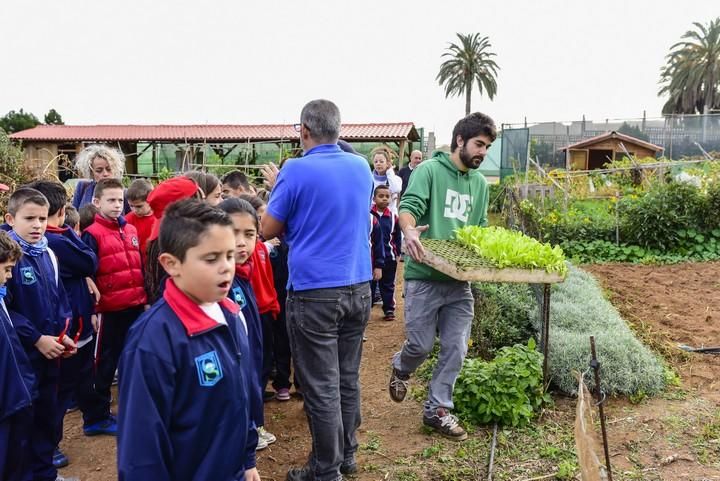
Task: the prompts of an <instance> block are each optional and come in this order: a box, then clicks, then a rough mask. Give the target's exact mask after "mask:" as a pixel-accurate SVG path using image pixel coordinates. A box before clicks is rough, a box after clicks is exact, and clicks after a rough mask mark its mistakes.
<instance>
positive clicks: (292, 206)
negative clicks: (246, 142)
mask: <svg viewBox="0 0 720 481" xmlns="http://www.w3.org/2000/svg"><path fill="white" fill-rule="evenodd" d="M295 128H296V130H297V131H298V132H299V133H300V143H301V145H302V148H303V156H302V157H299V158H296V159H290V160H288V161H287V162H286V163H285V165H284V166H283V168H282V169H281V170H280V172H279V174H278V176H277V182H276V183H275V186H274V188H273V191H272V195H271V197H270V203H269V204H268V206H267V211H266V213H265V215H263V217H262V232H263V234H264V235H265V237H266V238H268V239H271V238H273V237H276V236H278V235H279V234H281V233H282V232H285V240H286V241H287V243H288V245H289V248H290V250H289V255H288V267H289V278H288V297H287V304H286V306H287V310H286V315H287V324H288V333H289V335H290V344H291V347H292V352H293V356H294V361H295V372H296V374H297V376H298V380H299V382H300V385H301V386H302V389H303V396H304V407H305V413H306V414H307V417H308V423H309V426H310V434H311V436H312V441H313V442H312V452H311V454H310V459H309V462H308V464H306V465H305V466H303V467H302V468H293V469H291V470H290V471H289V472H288V475H287V479H288V480H289V481H305V480H307V481H336V480H338V479H342V474H351V473H354V472H356V471H357V464H356V462H355V452H356V451H357V447H358V443H357V439H356V437H355V431H356V430H357V428H358V426H360V377H359V369H360V357H361V355H362V339H363V333H364V331H365V326H366V325H367V321H368V319H369V318H370V308H371V301H372V300H371V296H370V283H369V281H370V279H371V278H372V272H371V260H370V247H369V242H368V233H369V229H370V225H369V215H370V214H369V212H370V199H371V197H372V188H373V180H372V176H371V175H370V169H368V164H367V161H366V160H365V159H364V158H362V157H360V156H359V155H355V154H352V153H349V152H344V151H343V150H342V149H341V148H340V147H339V146H338V144H337V140H338V136H339V134H340V111H339V110H338V108H337V106H336V105H335V104H334V103H332V102H330V101H329V100H313V101H312V102H309V103H308V104H307V105H305V107H304V108H303V109H302V112H301V114H300V124H298V125H296V127H295ZM349 179H351V181H349ZM330 197H332V201H331V206H330V205H329V203H330V202H329V199H330ZM341 473H342V474H341Z"/></svg>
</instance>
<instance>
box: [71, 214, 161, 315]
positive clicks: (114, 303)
mask: <svg viewBox="0 0 720 481" xmlns="http://www.w3.org/2000/svg"><path fill="white" fill-rule="evenodd" d="M87 236H92V240H94V243H95V245H96V246H97V249H96V253H97V258H98V270H97V273H96V275H95V283H96V284H97V286H98V289H99V290H100V304H98V306H97V309H96V310H97V312H115V311H121V310H123V309H127V308H129V307H134V306H139V305H142V304H145V303H146V302H147V295H146V294H145V288H144V282H143V271H142V260H141V257H140V242H139V240H138V234H137V230H136V229H135V227H133V226H132V225H130V224H128V223H127V222H126V221H125V219H124V218H123V217H122V216H121V217H120V218H119V219H118V220H117V221H112V220H109V219H106V218H105V217H103V216H101V215H100V214H97V215H96V216H95V222H94V223H93V224H92V225H90V226H89V227H88V228H87V229H85V231H84V232H83V238H86V237H87ZM89 243H92V242H89ZM91 247H93V246H91Z"/></svg>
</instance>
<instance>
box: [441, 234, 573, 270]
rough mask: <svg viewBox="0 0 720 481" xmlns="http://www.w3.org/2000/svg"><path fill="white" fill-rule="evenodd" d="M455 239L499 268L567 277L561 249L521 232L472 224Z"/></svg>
mask: <svg viewBox="0 0 720 481" xmlns="http://www.w3.org/2000/svg"><path fill="white" fill-rule="evenodd" d="M455 236H456V238H457V240H458V242H460V243H461V244H463V245H465V246H467V247H469V248H470V249H473V250H474V251H475V252H476V253H477V254H478V255H479V256H480V257H482V258H484V259H487V260H488V261H490V262H491V263H492V264H493V265H494V266H496V267H498V268H501V269H502V268H505V267H516V268H520V269H545V270H546V271H547V272H550V273H552V272H555V273H558V274H560V275H563V276H564V275H565V274H567V266H566V265H565V256H564V254H563V251H562V249H561V248H560V247H557V246H556V247H552V246H551V245H550V244H543V243H541V242H538V241H537V240H535V239H533V238H532V237H528V236H526V235H525V234H523V233H522V232H518V231H512V230H508V229H503V228H502V227H480V226H475V225H470V226H465V227H462V228H460V229H458V230H457V231H455Z"/></svg>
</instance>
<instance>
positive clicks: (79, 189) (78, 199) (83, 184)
mask: <svg viewBox="0 0 720 481" xmlns="http://www.w3.org/2000/svg"><path fill="white" fill-rule="evenodd" d="M88 186H89V182H88V181H87V180H81V181H80V182H78V183H77V185H76V186H75V193H74V194H73V198H72V205H73V207H75V209H77V210H80V207H82V205H81V204H82V199H83V196H84V195H85V191H86V190H87V188H88Z"/></svg>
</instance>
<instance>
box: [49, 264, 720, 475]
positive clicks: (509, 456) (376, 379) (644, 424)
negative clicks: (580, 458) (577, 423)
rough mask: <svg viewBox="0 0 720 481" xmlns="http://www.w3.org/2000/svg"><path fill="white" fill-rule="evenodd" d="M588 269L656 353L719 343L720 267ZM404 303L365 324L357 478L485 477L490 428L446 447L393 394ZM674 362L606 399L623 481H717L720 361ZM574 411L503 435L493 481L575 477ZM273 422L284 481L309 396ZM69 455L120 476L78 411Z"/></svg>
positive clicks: (77, 463)
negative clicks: (644, 392)
mask: <svg viewBox="0 0 720 481" xmlns="http://www.w3.org/2000/svg"><path fill="white" fill-rule="evenodd" d="M588 270H590V271H591V272H593V273H594V274H595V275H596V276H598V278H599V279H600V280H601V282H602V283H603V285H604V286H605V288H606V289H607V290H608V292H609V295H610V297H611V299H612V300H613V303H614V304H615V305H616V306H617V307H618V308H619V309H620V311H621V312H622V314H623V316H624V317H625V318H627V319H629V320H630V321H632V322H633V323H635V324H636V325H637V326H639V328H640V330H641V335H646V336H647V340H646V342H649V343H650V344H651V345H653V347H656V348H663V349H668V350H670V349H671V348H672V344H673V343H675V342H682V343H686V344H689V345H693V346H700V345H703V344H705V345H709V344H713V343H714V345H718V344H720V335H719V334H718V330H717V329H718V326H719V325H720V297H718V296H719V293H720V284H719V283H720V263H708V264H681V265H678V266H666V267H656V266H653V267H648V266H622V265H613V266H592V267H590V268H588ZM398 292H401V291H400V288H399V290H398ZM397 297H398V299H397V300H398V304H399V305H398V311H397V314H398V319H397V320H396V321H395V322H390V323H388V322H384V321H382V320H381V311H380V309H379V308H378V307H375V308H374V309H373V313H372V318H371V320H370V323H369V325H368V329H367V338H368V340H367V342H366V343H365V346H364V354H363V359H362V365H361V383H362V395H363V397H362V399H363V401H362V412H363V424H362V426H361V428H360V431H359V440H360V443H361V449H360V450H359V452H358V462H359V465H360V467H361V471H360V473H359V474H358V475H357V476H355V477H354V478H352V479H357V480H362V481H378V480H387V481H393V480H394V481H435V480H438V481H470V480H473V481H474V480H477V479H486V477H485V475H486V464H487V459H488V451H487V448H488V445H489V437H490V434H489V430H488V429H486V428H479V429H477V430H476V432H475V433H474V434H472V435H471V437H470V439H469V440H468V441H466V442H464V443H462V444H460V445H458V444H455V443H452V442H449V441H444V440H440V439H439V438H437V437H434V436H430V435H428V434H427V433H426V432H425V431H423V429H422V427H421V422H420V421H421V418H420V415H421V406H420V404H419V403H418V402H416V401H414V400H413V399H411V398H410V396H409V399H407V400H406V401H405V402H404V403H403V404H396V403H393V402H392V401H390V399H389V397H388V394H387V380H388V375H389V363H390V358H391V356H392V354H393V353H394V352H395V351H396V350H397V349H398V348H399V346H400V345H401V343H402V341H403V339H404V334H403V320H402V298H401V296H400V295H398V296H397ZM672 349H674V348H672ZM668 352H674V350H672V351H668ZM671 362H672V363H673V367H674V368H675V369H676V371H677V372H678V373H679V374H680V376H681V378H682V384H681V386H678V387H676V388H673V389H670V390H669V391H668V392H666V393H664V394H663V395H662V396H660V397H658V398H655V399H649V400H647V399H641V398H640V399H637V400H636V404H633V403H631V402H629V401H628V400H626V399H610V400H608V406H607V411H606V413H607V416H608V434H609V438H610V446H611V459H612V464H613V468H614V474H615V476H614V479H615V480H616V481H618V480H647V481H655V480H658V481H679V480H690V481H704V480H720V394H719V393H718V387H719V384H718V379H719V378H720V357H718V356H699V355H693V356H690V357H687V356H685V357H682V356H681V357H675V356H673V357H671ZM574 409H575V402H574V400H573V399H568V398H564V397H559V396H556V399H555V406H554V407H553V408H552V409H549V410H547V411H545V412H543V414H542V416H541V418H540V419H539V420H538V421H537V422H535V423H533V424H532V425H531V426H529V427H527V428H523V429H503V430H502V431H501V432H500V435H499V443H498V452H497V465H496V469H495V477H494V479H497V480H514V481H517V480H528V479H531V478H536V479H540V478H538V477H540V476H547V477H545V478H542V479H574V478H573V476H574V473H575V472H576V471H574V468H573V466H574V464H573V463H575V462H576V461H575V456H574V441H573V432H572V429H573V421H574ZM266 420H267V428H268V430H270V431H271V432H273V433H274V434H275V435H276V436H277V437H278V442H277V443H275V444H274V445H272V446H271V447H270V448H268V449H267V450H265V451H262V452H260V453H259V456H258V460H259V469H260V473H261V476H262V479H263V480H277V481H281V480H284V479H285V474H286V472H287V470H288V468H289V467H291V466H298V465H301V464H302V463H304V462H305V460H306V456H307V453H308V451H309V441H310V439H309V434H308V431H307V422H306V418H305V415H304V413H303V410H302V401H301V400H300V399H299V398H296V397H293V399H292V400H291V401H289V402H286V403H279V402H275V401H273V402H270V403H268V404H266ZM63 448H64V449H65V451H66V453H67V454H68V455H69V456H70V458H71V460H72V464H71V465H70V466H69V467H68V468H66V469H64V470H63V474H65V475H68V476H69V475H73V476H80V478H81V479H82V481H110V480H115V479H116V471H115V441H114V439H113V438H108V437H97V438H86V437H84V436H83V435H82V433H81V429H80V421H79V415H78V414H77V413H73V414H71V415H69V416H68V417H67V418H66V429H65V440H64V441H63ZM575 467H576V466H575ZM553 474H556V475H557V477H555V478H554V477H553Z"/></svg>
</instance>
